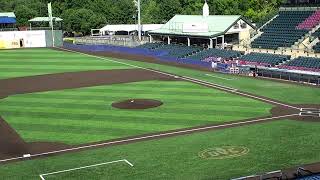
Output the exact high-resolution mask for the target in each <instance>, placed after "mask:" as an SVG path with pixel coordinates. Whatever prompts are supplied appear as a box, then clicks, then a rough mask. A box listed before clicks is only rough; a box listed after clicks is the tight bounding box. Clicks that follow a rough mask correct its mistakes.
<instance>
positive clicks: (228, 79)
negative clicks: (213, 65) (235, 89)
mask: <svg viewBox="0 0 320 180" xmlns="http://www.w3.org/2000/svg"><path fill="white" fill-rule="evenodd" d="M206 76H210V77H214V78H218V79H224V80H227V81H232V80H235V79H233V78H232V79H230V78H224V77H220V76H214V75H212V74H206Z"/></svg>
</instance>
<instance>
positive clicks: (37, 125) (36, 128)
mask: <svg viewBox="0 0 320 180" xmlns="http://www.w3.org/2000/svg"><path fill="white" fill-rule="evenodd" d="M132 98H136V99H143V98H146V99H155V100H159V101H162V102H163V103H164V104H163V105H162V106H160V107H158V108H154V109H146V110H120V109H116V108H113V107H112V106H111V104H112V103H113V102H118V101H122V100H127V99H132ZM270 108H272V106H271V105H269V104H265V103H262V102H260V101H255V100H252V99H248V98H244V97H241V96H236V95H232V94H228V93H225V92H221V91H218V90H215V89H212V88H207V87H204V86H200V85H197V84H193V83H189V82H183V81H176V82H173V81H145V82H138V83H128V84H118V85H107V86H97V87H90V88H81V89H71V90H63V91H53V92H44V93H34V94H24V95H16V96H10V97H8V98H6V99H4V100H0V112H1V113H0V115H1V116H2V117H3V118H4V119H5V120H6V121H7V122H8V123H9V124H10V125H11V126H12V127H13V128H14V129H15V130H16V131H17V132H18V133H19V134H20V135H21V136H22V137H23V138H24V139H25V140H27V141H51V142H64V143H68V144H81V143H88V142H97V141H102V140H108V139H115V138H120V137H127V136H133V135H139V134H147V133H152V132H159V131H166V130H173V129H180V128H187V127H193V126H200V125H207V124H218V123H223V122H229V121H235V120H242V119H248V118H255V117H261V116H267V115H270V113H269V110H270Z"/></svg>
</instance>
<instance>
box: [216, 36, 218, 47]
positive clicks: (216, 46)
mask: <svg viewBox="0 0 320 180" xmlns="http://www.w3.org/2000/svg"><path fill="white" fill-rule="evenodd" d="M217 44H218V38H217V37H216V47H217Z"/></svg>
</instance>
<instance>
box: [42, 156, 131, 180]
mask: <svg viewBox="0 0 320 180" xmlns="http://www.w3.org/2000/svg"><path fill="white" fill-rule="evenodd" d="M118 162H125V163H126V164H128V165H129V166H131V167H133V164H132V163H130V162H129V161H128V160H126V159H121V160H117V161H110V162H105V163H99V164H93V165H89V166H82V167H78V168H72V169H66V170H62V171H56V172H51V173H46V174H40V175H39V176H40V178H41V179H42V180H46V179H45V178H44V176H49V175H54V174H61V173H65V172H70V171H76V170H80V169H86V168H91V167H97V166H102V165H106V164H113V163H118Z"/></svg>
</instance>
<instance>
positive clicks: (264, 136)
mask: <svg viewBox="0 0 320 180" xmlns="http://www.w3.org/2000/svg"><path fill="white" fill-rule="evenodd" d="M319 129H320V124H319V123H307V122H298V121H290V120H283V121H276V122H269V123H262V124H256V125H250V126H242V127H235V128H230V129H224V130H216V131H210V132H203V133H196V134H191V135H185V136H177V137H171V138H165V139H160V140H152V141H145V142H139V143H133V144H128V145H121V146H115V147H109V148H100V149H96V150H88V151H84V152H77V153H71V154H64V155H59V156H54V157H50V158H43V159H36V160H32V161H24V162H16V163H12V164H7V165H2V166H0V174H1V177H2V178H4V179H6V180H7V179H8V180H18V179H37V178H38V175H39V174H43V173H48V172H53V171H59V170H64V169H70V168H76V167H80V166H84V165H91V164H96V163H102V162H107V161H113V160H118V159H123V158H125V159H128V160H129V161H130V162H132V163H134V165H135V166H134V167H133V168H131V167H129V166H127V165H125V164H123V163H118V164H113V165H107V166H102V167H97V168H93V169H87V170H80V171H75V172H73V173H65V174H61V175H56V176H48V177H47V179H48V180H50V179H62V178H66V179H137V180H141V179H177V180H178V179H217V180H222V179H230V178H235V177H240V176H245V175H251V174H259V173H263V172H268V171H273V170H278V169H284V168H289V167H293V166H299V165H301V164H305V163H313V162H317V161H320V154H319V151H320V148H319V147H320V141H319V140H318V139H319V133H318V132H319ZM222 146H244V147H246V148H248V149H249V150H250V151H249V152H248V154H246V155H244V156H240V157H235V158H230V159H216V160H214V159H211V160H209V159H202V158H200V157H199V156H198V153H199V152H201V151H203V150H205V149H207V148H214V147H222Z"/></svg>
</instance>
